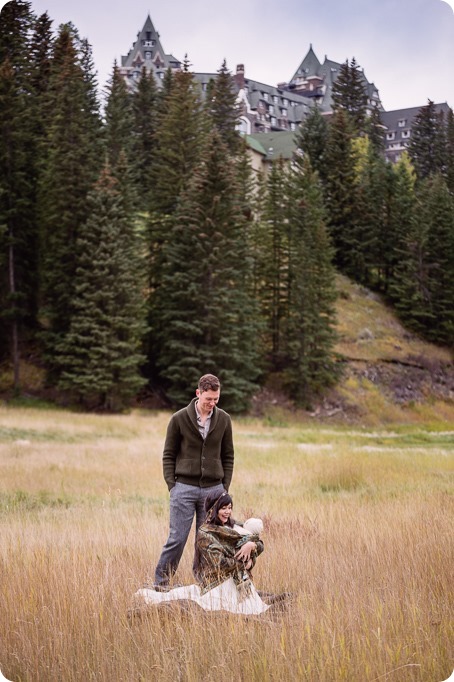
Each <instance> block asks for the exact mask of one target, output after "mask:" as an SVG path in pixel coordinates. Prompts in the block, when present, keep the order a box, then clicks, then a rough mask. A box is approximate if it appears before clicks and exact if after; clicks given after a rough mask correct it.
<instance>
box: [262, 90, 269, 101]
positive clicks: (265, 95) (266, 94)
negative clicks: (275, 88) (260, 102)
mask: <svg viewBox="0 0 454 682" xmlns="http://www.w3.org/2000/svg"><path fill="white" fill-rule="evenodd" d="M263 99H264V100H265V102H268V93H267V92H264V93H263Z"/></svg>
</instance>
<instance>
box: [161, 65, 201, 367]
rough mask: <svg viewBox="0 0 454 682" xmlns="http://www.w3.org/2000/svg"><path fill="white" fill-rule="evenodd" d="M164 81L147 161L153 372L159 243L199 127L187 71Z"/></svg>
mask: <svg viewBox="0 0 454 682" xmlns="http://www.w3.org/2000/svg"><path fill="white" fill-rule="evenodd" d="M186 68H188V67H187V66H186ZM169 84H170V89H169V90H168V94H167V98H166V99H165V100H164V101H163V102H161V103H160V106H161V104H162V106H163V111H164V112H165V115H160V116H159V118H158V128H157V131H156V136H155V141H156V149H155V153H154V156H153V162H152V167H151V181H152V201H151V206H150V220H149V230H148V240H149V253H150V258H149V291H150V299H149V326H150V338H149V350H148V357H149V370H148V371H149V373H150V375H152V376H153V375H155V374H156V366H155V358H156V357H157V355H158V354H159V349H158V348H157V346H156V343H155V333H156V332H157V331H158V329H159V325H160V322H159V320H160V318H161V310H159V309H158V306H159V305H160V304H159V303H158V301H159V300H162V299H160V298H159V297H158V291H159V288H160V286H161V284H162V280H163V272H164V267H165V255H164V251H165V246H166V243H167V241H168V239H169V235H170V233H171V230H172V225H173V216H174V213H175V211H176V210H177V207H178V203H179V199H180V196H181V194H182V192H183V191H184V190H185V189H186V187H187V185H188V183H189V180H190V178H191V175H192V172H193V169H194V167H195V165H196V163H197V162H198V159H199V156H200V150H201V147H202V143H203V133H204V132H205V127H204V126H205V121H204V116H203V113H202V104H201V101H200V93H199V92H198V90H197V88H196V87H195V83H194V79H193V76H192V74H191V73H190V72H189V71H188V70H184V71H181V72H177V73H175V74H173V75H172V78H171V80H169ZM164 306H165V304H164Z"/></svg>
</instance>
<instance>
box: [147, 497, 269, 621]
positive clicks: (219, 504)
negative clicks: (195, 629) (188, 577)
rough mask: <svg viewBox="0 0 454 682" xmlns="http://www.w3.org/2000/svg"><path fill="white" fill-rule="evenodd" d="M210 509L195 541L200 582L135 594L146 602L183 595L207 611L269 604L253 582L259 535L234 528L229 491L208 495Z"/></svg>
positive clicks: (242, 610) (255, 609)
mask: <svg viewBox="0 0 454 682" xmlns="http://www.w3.org/2000/svg"><path fill="white" fill-rule="evenodd" d="M205 511H206V513H207V516H206V520H205V523H204V524H203V525H202V526H201V527H200V529H199V532H198V534H197V542H196V548H197V549H196V574H197V579H198V581H199V585H187V586H184V587H175V588H174V589H170V590H169V591H168V592H156V591H155V590H153V589H149V588H143V589H141V590H138V592H136V595H137V596H139V597H141V598H143V599H144V601H145V603H146V604H162V603H163V602H171V601H176V600H182V599H185V600H187V599H189V600H191V601H194V602H196V603H197V604H198V605H199V606H201V607H202V608H203V609H204V610H206V611H230V612H231V613H238V614H244V615H251V614H259V613H263V612H264V611H266V610H267V609H268V608H269V605H268V604H265V602H264V601H262V599H261V598H260V596H259V594H258V593H257V590H256V589H255V587H254V585H253V584H252V580H251V576H250V570H251V569H252V568H253V567H254V566H255V562H256V560H257V557H258V555H259V554H261V553H262V552H263V542H262V541H261V540H260V538H259V536H258V535H242V534H241V533H239V532H237V531H236V530H234V528H233V525H234V524H233V520H232V518H231V515H232V498H231V497H230V495H229V494H228V493H226V492H224V493H222V495H220V496H218V497H210V496H208V497H207V499H206V501H205Z"/></svg>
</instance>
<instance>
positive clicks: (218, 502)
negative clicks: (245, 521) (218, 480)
mask: <svg viewBox="0 0 454 682" xmlns="http://www.w3.org/2000/svg"><path fill="white" fill-rule="evenodd" d="M228 504H231V505H232V506H233V500H232V498H231V497H230V495H229V494H228V492H226V491H225V490H224V492H223V493H221V494H220V495H219V493H214V494H213V493H209V494H208V495H207V497H206V500H205V511H206V519H205V523H211V524H213V525H215V526H222V523H221V522H220V521H219V519H218V512H219V510H220V509H221V508H222V507H227V505H228ZM233 523H234V522H233V519H232V518H230V519H229V520H228V521H227V523H226V524H225V525H226V526H230V528H232V527H233Z"/></svg>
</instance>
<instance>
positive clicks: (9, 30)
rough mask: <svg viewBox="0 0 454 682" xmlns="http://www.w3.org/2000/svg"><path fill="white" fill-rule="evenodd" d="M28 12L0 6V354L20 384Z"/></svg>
mask: <svg viewBox="0 0 454 682" xmlns="http://www.w3.org/2000/svg"><path fill="white" fill-rule="evenodd" d="M32 20H33V16H32V13H31V9H30V3H29V2H21V1H20V0H13V1H12V2H8V3H7V4H6V5H5V6H4V7H3V9H2V22H1V27H0V107H1V111H2V116H1V120H0V264H1V266H2V267H1V274H0V310H1V313H0V339H1V340H0V358H3V357H5V356H6V354H7V353H8V351H9V352H10V353H11V355H10V357H11V360H12V364H13V368H14V386H15V389H16V390H19V388H20V377H19V352H20V338H21V335H22V333H23V330H24V328H26V327H29V328H30V327H32V328H33V327H35V326H36V293H35V292H36V277H37V263H36V224H35V212H34V204H35V200H34V191H33V185H32V182H31V179H30V175H29V171H30V167H31V166H32V159H33V154H32V152H33V135H32V131H33V125H32V120H33V119H32V116H31V111H30V109H29V108H28V103H29V100H30V99H31V97H32V84H31V77H30V67H29V63H28V54H29V50H30V38H31V30H32Z"/></svg>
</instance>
